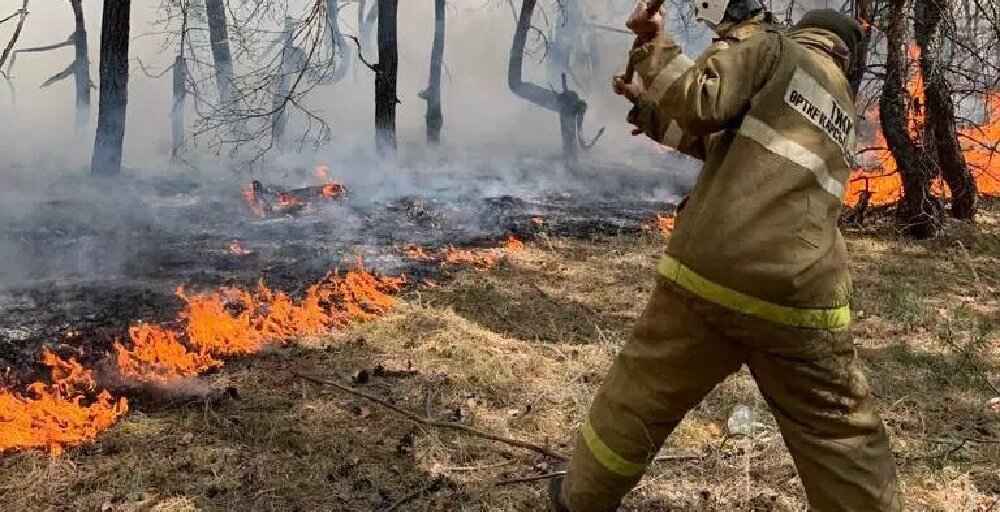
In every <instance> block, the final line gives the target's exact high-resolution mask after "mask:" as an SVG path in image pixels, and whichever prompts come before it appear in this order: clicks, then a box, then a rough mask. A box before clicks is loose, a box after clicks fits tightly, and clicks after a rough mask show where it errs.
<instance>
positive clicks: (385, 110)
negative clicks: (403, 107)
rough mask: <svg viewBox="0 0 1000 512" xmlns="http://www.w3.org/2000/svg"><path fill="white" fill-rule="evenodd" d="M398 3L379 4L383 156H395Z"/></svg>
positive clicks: (378, 127)
mask: <svg viewBox="0 0 1000 512" xmlns="http://www.w3.org/2000/svg"><path fill="white" fill-rule="evenodd" d="M398 5H399V0H378V64H377V65H376V67H377V71H376V73H375V147H376V149H377V150H378V153H379V154H380V155H381V156H384V157H388V156H392V155H393V154H395V152H396V104H397V103H398V102H399V99H398V96H397V95H396V76H397V74H398V67H399V48H398V47H397V41H396V10H397V7H398Z"/></svg>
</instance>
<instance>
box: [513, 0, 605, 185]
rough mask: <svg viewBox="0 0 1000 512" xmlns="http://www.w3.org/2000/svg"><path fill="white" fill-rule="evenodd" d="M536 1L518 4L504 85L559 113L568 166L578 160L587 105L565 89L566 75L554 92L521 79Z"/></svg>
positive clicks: (564, 155)
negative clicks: (519, 10)
mask: <svg viewBox="0 0 1000 512" xmlns="http://www.w3.org/2000/svg"><path fill="white" fill-rule="evenodd" d="M535 4H536V0H524V2H522V3H521V14H520V16H519V17H518V20H517V28H516V29H515V30H514V41H513V42H512V44H511V49H510V61H509V63H508V67H507V85H508V86H509V87H510V90H511V92H513V93H514V94H516V95H517V96H520V97H521V98H524V99H525V100H528V101H530V102H531V103H534V104H535V105H538V106H539V107H542V108H544V109H546V110H550V111H552V112H557V113H558V114H559V128H560V130H559V131H560V134H561V135H562V149H563V157H564V158H565V159H566V161H567V162H568V163H570V164H571V165H572V164H575V163H576V162H577V160H578V158H579V147H580V138H579V127H580V124H581V120H582V116H583V114H584V113H585V112H586V111H587V103H586V102H584V101H583V100H581V99H580V96H579V95H578V94H577V93H576V92H574V91H571V90H570V89H569V88H568V87H567V83H566V75H565V74H563V76H562V85H563V92H562V93H557V92H555V91H552V90H550V89H546V88H544V87H541V86H539V85H536V84H533V83H531V82H525V81H524V79H523V78H522V76H523V67H524V47H525V45H526V44H527V42H528V30H529V29H530V28H531V17H532V15H533V14H534V12H535Z"/></svg>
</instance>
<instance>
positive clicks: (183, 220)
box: [0, 162, 681, 384]
mask: <svg viewBox="0 0 1000 512" xmlns="http://www.w3.org/2000/svg"><path fill="white" fill-rule="evenodd" d="M551 165H552V164H551V163H547V162H528V163H522V164H521V166H520V167H519V168H518V171H517V172H516V173H514V175H513V176H512V175H511V174H512V173H511V172H510V171H509V170H505V172H504V173H493V174H491V173H489V172H483V171H482V170H481V169H479V170H476V172H469V170H468V169H456V170H455V171H454V172H445V173H441V172H438V173H435V174H433V175H423V174H421V173H420V172H412V173H409V174H408V175H406V176H405V177H401V176H397V177H395V178H394V179H393V180H391V181H385V180H376V179H372V178H368V179H366V178H365V177H364V176H362V177H356V178H354V179H351V178H350V177H348V178H347V179H345V180H344V181H343V182H342V183H343V184H344V185H345V186H346V187H347V190H348V193H347V195H346V196H345V197H342V198H339V199H335V200H325V201H313V202H309V203H308V204H306V205H305V206H304V207H303V208H300V209H296V210H295V211H294V213H291V212H290V213H287V214H284V213H278V214H268V215H266V216H264V217H260V216H257V215H255V214H254V213H253V212H252V211H251V209H250V208H249V207H248V205H247V203H246V202H245V200H244V198H243V196H242V194H241V187H242V186H245V185H246V184H248V183H249V182H250V180H251V179H253V178H257V177H256V176H255V177H250V178H245V177H241V178H240V179H239V180H237V179H234V178H230V179H224V180H217V181H210V182H207V183H206V182H205V181H204V180H203V179H201V178H199V177H192V176H173V177H163V176H159V177H145V178H140V177H132V178H122V179H119V180H117V181H115V182H114V183H101V182H99V181H95V180H94V178H91V177H86V178H77V179H68V180H63V181H60V182H59V183H56V184H55V185H51V186H48V187H47V188H46V193H45V195H44V199H41V200H38V201H35V202H33V203H32V204H31V206H30V207H27V208H24V209H22V210H20V211H19V213H18V214H17V215H16V216H15V218H14V219H13V221H12V222H8V223H4V225H3V226H2V227H0V259H3V260H4V261H3V262H0V373H3V370H4V369H5V368H6V369H8V371H7V372H6V374H7V375H8V376H9V375H17V374H21V375H25V374H30V373H34V372H35V371H37V370H38V368H35V367H33V365H34V362H35V361H37V353H38V350H39V347H40V346H41V345H43V344H45V345H49V346H52V347H54V348H56V350H58V351H60V352H63V353H67V354H68V355H72V356H74V357H77V358H78V359H80V360H81V361H82V362H91V363H97V362H99V359H100V358H102V357H103V355H104V354H106V353H107V352H109V351H110V350H111V346H112V344H113V342H114V341H116V340H120V339H122V338H124V337H125V333H126V329H127V327H128V326H129V325H130V324H132V323H134V322H136V321H139V320H143V321H148V322H165V321H169V320H171V319H174V318H176V314H177V312H178V310H179V309H180V307H181V301H180V299H178V298H177V297H176V294H175V291H176V289H177V287H179V286H184V287H185V288H188V289H194V290H199V289H206V288H212V287H217V286H222V285H237V286H243V287H246V286H253V285H255V284H256V283H257V282H258V280H259V279H263V280H264V281H265V282H266V283H267V285H268V286H270V287H272V288H276V289H281V290H284V291H287V292H289V293H290V294H291V295H293V296H297V295H300V294H301V293H303V292H304V289H305V287H307V286H308V285H309V284H311V283H313V282H315V281H316V280H318V279H319V278H321V277H322V276H323V275H325V274H326V273H327V272H328V271H329V270H331V269H337V268H339V269H348V268H351V267H353V266H354V265H356V262H357V261H358V258H361V259H362V260H363V262H364V265H365V267H366V268H369V269H373V270H375V271H378V272H381V273H385V274H401V273H406V274H407V275H409V276H411V277H416V278H424V277H429V276H431V275H433V274H435V273H438V272H440V267H439V266H438V265H436V264H431V263H427V262H419V261H412V260H409V259H407V258H406V257H405V256H404V251H403V250H402V248H403V247H405V246H407V245H409V244H415V245H419V246H421V247H424V248H427V249H434V248H440V247H443V246H448V245H451V246H455V247H496V246H497V242H498V241H501V240H503V239H505V238H506V237H508V236H511V235H513V236H516V237H518V238H521V239H522V240H531V239H533V238H536V237H538V236H559V237H578V238H592V237H601V236H614V235H619V234H627V233H635V232H638V231H640V230H642V229H643V226H644V224H645V223H647V222H648V221H649V220H650V219H651V218H653V217H654V216H655V215H656V214H657V213H663V212H669V211H672V210H673V204H674V202H675V200H676V199H677V195H676V194H675V193H674V191H675V190H677V189H679V188H681V187H680V186H678V184H677V183H675V182H670V181H669V180H670V179H671V178H665V173H663V172H662V171H661V172H658V173H647V174H643V173H631V174H630V173H629V171H628V170H623V169H620V168H615V167H613V166H610V165H592V166H591V167H589V168H587V169H584V170H578V171H575V172H574V173H573V174H572V175H570V176H565V175H564V176H561V177H560V178H559V179H551V174H552V171H551V169H550V168H549V167H550V166H551ZM334 177H336V176H334ZM259 179H260V180H261V181H263V182H265V183H267V184H268V185H269V186H270V187H275V188H281V187H286V188H288V189H292V188H295V187H301V186H308V185H316V182H315V180H313V181H310V179H311V172H310V170H309V169H306V168H302V169H297V170H292V171H285V172H282V173H272V175H271V176H266V177H259ZM673 179H676V178H673ZM665 181H666V182H665ZM234 247H235V248H234ZM8 378H10V377H8ZM0 384H2V382H0Z"/></svg>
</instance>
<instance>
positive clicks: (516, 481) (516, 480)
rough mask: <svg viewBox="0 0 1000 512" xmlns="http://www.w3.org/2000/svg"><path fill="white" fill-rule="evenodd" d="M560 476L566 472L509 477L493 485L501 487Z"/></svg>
mask: <svg viewBox="0 0 1000 512" xmlns="http://www.w3.org/2000/svg"><path fill="white" fill-rule="evenodd" d="M561 476H566V472H565V471H556V472H554V473H547V474H544V475H536V476H527V477H524V478H511V479H509V480H500V481H498V482H497V483H496V484H494V485H496V486H497V487H501V486H504V485H513V484H523V483H527V482H537V481H539V480H551V479H553V478H559V477H561Z"/></svg>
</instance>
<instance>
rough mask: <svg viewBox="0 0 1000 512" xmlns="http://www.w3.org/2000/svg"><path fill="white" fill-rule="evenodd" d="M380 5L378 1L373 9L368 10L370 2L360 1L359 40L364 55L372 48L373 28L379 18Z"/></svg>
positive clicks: (373, 5)
mask: <svg viewBox="0 0 1000 512" xmlns="http://www.w3.org/2000/svg"><path fill="white" fill-rule="evenodd" d="M378 4H379V2H378V0H375V3H374V4H372V7H371V9H368V8H367V5H368V0H358V40H359V41H361V52H362V53H366V54H367V53H369V52H368V50H369V49H370V48H371V41H372V26H373V25H374V24H375V19H376V18H377V17H378V9H379V5H378Z"/></svg>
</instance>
